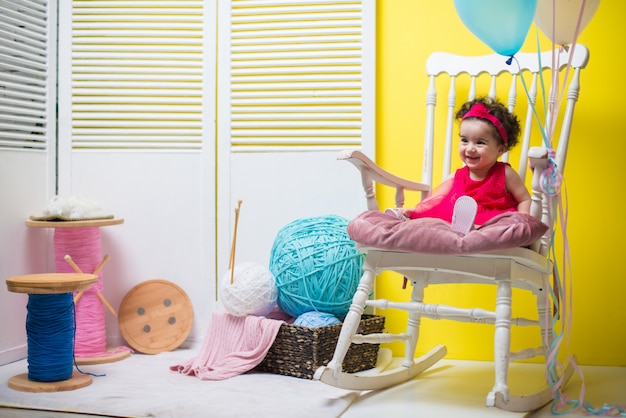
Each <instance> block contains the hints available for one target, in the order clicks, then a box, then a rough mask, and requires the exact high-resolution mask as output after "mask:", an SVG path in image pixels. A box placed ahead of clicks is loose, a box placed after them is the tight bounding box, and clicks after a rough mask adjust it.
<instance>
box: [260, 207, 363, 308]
mask: <svg viewBox="0 0 626 418" xmlns="http://www.w3.org/2000/svg"><path fill="white" fill-rule="evenodd" d="M347 225H348V220H347V219H344V218H342V217H340V216H335V215H328V216H321V217H315V218H304V219H298V220H296V221H293V222H291V223H290V224H288V225H286V226H284V227H283V228H282V229H281V230H280V231H279V232H278V234H277V235H276V239H275V240H274V245H273V246H272V251H271V257H270V271H271V272H272V273H273V274H274V277H275V279H276V286H277V287H278V306H280V308H281V309H282V310H283V311H285V312H287V313H288V314H289V315H291V316H293V317H295V318H297V317H298V316H300V315H301V314H303V313H305V312H309V311H319V312H326V313H330V314H333V315H335V316H336V317H337V318H340V319H341V318H343V317H345V315H346V313H347V312H348V309H349V308H350V304H351V303H352V297H353V295H354V292H355V291H356V288H357V286H358V284H359V279H360V278H361V271H362V265H363V254H362V253H360V252H359V251H357V250H356V245H355V243H354V241H352V239H351V238H350V237H349V236H348V233H347V231H346V227H347Z"/></svg>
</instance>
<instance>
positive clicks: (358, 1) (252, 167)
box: [217, 0, 376, 274]
mask: <svg viewBox="0 0 626 418" xmlns="http://www.w3.org/2000/svg"><path fill="white" fill-rule="evenodd" d="M218 5H219V8H218V16H219V26H218V29H219V39H220V40H221V42H220V43H219V45H218V56H219V59H218V80H220V83H219V85H218V155H219V164H218V191H219V194H218V196H219V197H218V219H220V220H227V219H230V222H229V223H226V222H220V229H219V230H218V248H217V250H218V271H220V274H224V273H225V271H226V269H227V263H228V262H229V257H228V255H229V250H230V242H231V240H232V235H233V231H234V225H233V218H234V216H233V215H234V207H235V206H236V202H237V201H238V200H242V201H243V205H242V209H241V213H240V218H239V219H240V220H239V222H240V223H241V225H240V226H239V227H238V234H239V237H238V238H237V250H236V259H237V260H240V261H251V262H257V263H259V264H262V265H266V266H267V264H268V261H269V256H270V250H271V246H272V244H273V240H274V238H275V236H276V233H277V232H278V230H279V229H280V228H281V227H282V226H284V225H286V224H287V223H289V222H291V221H293V220H295V219H297V218H301V217H312V216H323V215H327V214H331V213H332V214H337V215H343V216H346V217H350V216H353V215H355V214H356V213H357V212H358V211H360V210H363V209H364V208H363V207H362V205H361V203H362V201H363V200H362V196H360V195H359V194H358V190H359V188H358V187H357V189H356V190H357V192H355V194H351V190H352V189H351V187H353V186H358V184H359V181H360V180H359V178H358V175H356V173H353V172H351V171H350V170H349V169H348V168H347V167H345V166H344V165H342V164H340V163H338V162H337V161H336V155H337V152H338V151H339V150H341V149H344V148H364V149H365V151H366V152H367V153H368V154H369V155H373V148H374V119H375V118H374V106H375V102H374V88H375V80H374V74H375V72H374V69H375V6H376V4H375V1H374V0H352V1H342V2H338V1H330V0H316V1H306V0H291V1H289V0H282V1H278V0H273V1H264V0H234V1H226V0H224V1H219V2H218ZM227 225H230V228H229V229H224V227H225V226H227Z"/></svg>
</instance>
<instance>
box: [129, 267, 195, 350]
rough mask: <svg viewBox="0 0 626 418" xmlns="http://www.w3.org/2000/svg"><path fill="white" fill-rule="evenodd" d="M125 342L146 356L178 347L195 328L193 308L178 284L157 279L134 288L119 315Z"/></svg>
mask: <svg viewBox="0 0 626 418" xmlns="http://www.w3.org/2000/svg"><path fill="white" fill-rule="evenodd" d="M118 321H119V326H120V331H121V333H122V336H123V337H124V340H126V342H127V343H128V345H130V346H131V347H132V348H134V349H135V350H137V351H139V352H140V353H144V354H158V353H161V352H163V351H171V350H174V349H175V348H178V347H179V346H180V345H181V344H182V343H183V342H184V341H185V339H186V338H187V336H188V335H189V332H190V331H191V327H192V325H193V307H192V305H191V301H190V300H189V297H188V296H187V294H186V293H185V292H184V291H183V289H181V288H180V287H179V286H178V285H176V284H174V283H172V282H169V281H167V280H161V279H155V280H148V281H145V282H143V283H140V284H138V285H136V286H135V287H133V288H132V289H130V290H129V291H128V293H127V294H126V296H124V299H122V303H121V304H120V310H119V316H118Z"/></svg>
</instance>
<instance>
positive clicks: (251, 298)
mask: <svg viewBox="0 0 626 418" xmlns="http://www.w3.org/2000/svg"><path fill="white" fill-rule="evenodd" d="M234 269H235V270H234V275H233V276H232V278H233V282H232V284H231V270H228V271H227V272H226V274H225V275H224V277H222V282H221V286H220V298H221V301H222V304H223V305H224V308H226V311H228V313H230V314H231V315H234V316H247V315H256V316H265V315H267V314H268V313H270V312H271V311H272V310H273V309H274V307H275V306H276V299H277V297H278V289H277V288H276V281H275V279H274V275H273V274H272V272H270V271H269V269H268V268H267V267H264V266H262V265H260V264H256V263H241V264H237V265H235V268H234Z"/></svg>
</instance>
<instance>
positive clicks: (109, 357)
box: [26, 218, 131, 366]
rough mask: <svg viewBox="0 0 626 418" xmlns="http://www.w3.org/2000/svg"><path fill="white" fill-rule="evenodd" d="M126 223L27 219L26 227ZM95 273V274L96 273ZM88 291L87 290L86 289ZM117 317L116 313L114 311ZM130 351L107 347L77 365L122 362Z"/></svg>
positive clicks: (95, 225) (120, 219)
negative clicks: (102, 351)
mask: <svg viewBox="0 0 626 418" xmlns="http://www.w3.org/2000/svg"><path fill="white" fill-rule="evenodd" d="M122 223H124V219H123V218H103V219H86V220H58V219H57V220H37V219H32V218H31V219H27V220H26V226H28V227H31V228H93V227H98V228H99V227H103V226H111V225H120V224H122ZM94 273H95V272H94ZM84 290H86V289H84ZM102 302H103V303H104V304H105V306H107V308H108V309H109V310H112V308H111V307H110V305H108V302H106V300H105V299H103V300H102ZM112 312H113V314H114V315H115V312H114V311H112ZM130 353H131V352H130V350H129V349H127V348H126V347H117V348H116V347H107V349H106V352H104V353H100V354H98V355H93V356H88V357H81V356H77V357H76V359H75V360H76V364H78V365H81V366H82V365H89V364H102V363H112V362H114V361H120V360H123V359H125V358H127V357H129V356H130Z"/></svg>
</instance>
